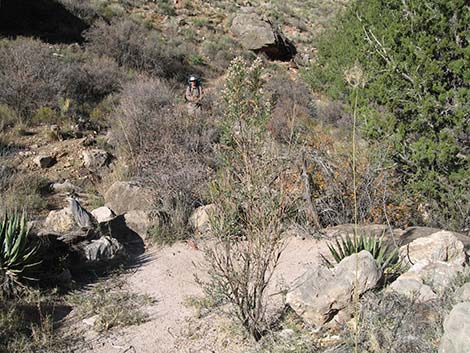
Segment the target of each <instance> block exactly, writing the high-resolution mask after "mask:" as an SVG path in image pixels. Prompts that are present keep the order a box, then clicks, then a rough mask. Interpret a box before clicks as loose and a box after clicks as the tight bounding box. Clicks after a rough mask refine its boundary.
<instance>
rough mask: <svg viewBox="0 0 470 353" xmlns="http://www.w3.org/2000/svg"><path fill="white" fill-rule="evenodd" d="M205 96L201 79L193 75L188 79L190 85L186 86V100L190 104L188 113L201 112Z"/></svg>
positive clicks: (195, 113)
mask: <svg viewBox="0 0 470 353" xmlns="http://www.w3.org/2000/svg"><path fill="white" fill-rule="evenodd" d="M203 97H204V91H203V89H202V85H201V80H200V79H199V78H198V77H196V76H194V75H192V76H190V77H189V79H188V87H187V88H186V94H185V98H186V102H187V105H188V113H189V114H190V115H197V114H199V113H200V112H201V101H202V98H203Z"/></svg>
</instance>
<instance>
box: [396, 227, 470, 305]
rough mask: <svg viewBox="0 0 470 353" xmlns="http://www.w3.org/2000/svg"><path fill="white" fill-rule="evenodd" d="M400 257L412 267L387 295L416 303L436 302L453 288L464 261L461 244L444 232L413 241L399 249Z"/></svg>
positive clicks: (463, 251) (462, 245)
mask: <svg viewBox="0 0 470 353" xmlns="http://www.w3.org/2000/svg"><path fill="white" fill-rule="evenodd" d="M400 256H401V257H402V261H403V264H405V265H408V266H411V267H410V268H409V270H408V271H407V272H405V273H403V274H402V275H400V276H399V277H398V278H397V279H396V280H395V281H394V282H393V283H392V284H391V285H390V286H389V287H388V288H387V291H393V292H396V293H398V294H401V295H404V296H406V297H408V298H412V299H414V300H417V301H418V302H426V301H429V300H435V299H437V298H438V297H439V294H441V293H443V292H444V291H445V290H446V289H448V288H449V287H451V286H452V284H453V283H454V282H455V280H456V278H457V276H458V274H459V273H460V272H462V271H463V265H464V263H465V261H466V253H465V250H464V244H463V243H462V242H461V241H460V240H458V239H457V237H456V236H455V235H454V234H453V233H452V232H447V231H439V232H435V233H432V234H431V235H429V236H426V237H422V238H417V239H415V240H413V241H412V242H411V243H409V244H407V245H404V246H402V247H401V248H400Z"/></svg>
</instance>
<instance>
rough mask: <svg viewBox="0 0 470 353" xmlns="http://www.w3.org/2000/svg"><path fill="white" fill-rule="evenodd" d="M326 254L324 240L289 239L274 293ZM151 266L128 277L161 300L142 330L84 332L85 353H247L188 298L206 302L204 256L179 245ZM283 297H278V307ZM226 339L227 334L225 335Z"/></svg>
mask: <svg viewBox="0 0 470 353" xmlns="http://www.w3.org/2000/svg"><path fill="white" fill-rule="evenodd" d="M320 252H321V253H323V254H326V253H327V248H326V244H325V241H320V240H316V239H306V240H302V239H300V238H296V237H291V238H289V239H288V243H287V247H286V249H285V250H284V252H283V254H282V256H281V259H280V264H279V267H278V268H277V271H276V275H275V276H274V280H273V282H272V284H273V285H272V286H271V288H270V292H271V293H275V292H277V291H279V289H281V288H285V286H286V285H289V284H290V283H292V281H293V280H294V279H295V278H297V277H298V276H299V275H301V274H302V273H303V271H304V269H305V268H306V267H308V266H316V265H318V263H319V262H320V261H321V258H320ZM147 256H149V261H147V262H145V263H143V264H142V266H141V267H139V268H138V269H137V271H136V272H135V273H132V274H130V275H129V274H126V275H124V276H126V278H125V280H126V282H127V286H128V289H129V290H131V291H132V292H135V293H140V294H147V295H149V296H151V297H153V298H154V299H155V300H156V301H155V303H154V304H152V305H151V306H150V307H148V308H147V310H148V313H149V315H150V320H149V321H148V322H146V323H144V324H142V325H139V326H132V327H127V328H123V329H113V330H112V331H111V332H110V333H108V334H107V335H106V336H97V335H96V334H94V333H93V332H92V331H91V330H90V329H88V330H85V332H87V333H86V337H85V339H86V341H87V342H88V344H87V345H86V347H84V349H83V350H81V352H82V353H85V352H86V353H88V352H96V353H112V352H116V353H124V352H138V353H170V352H171V353H176V352H178V353H180V352H188V353H189V352H192V353H194V352H218V353H221V352H230V353H236V352H245V351H246V348H243V346H242V345H240V342H237V340H236V338H233V337H221V336H223V335H224V334H221V331H220V327H222V326H223V325H225V324H226V322H225V321H224V319H223V318H221V317H220V316H214V315H210V316H209V317H204V318H199V317H198V316H197V312H196V309H194V308H193V307H191V306H189V305H188V304H187V301H188V298H191V297H193V298H194V297H201V296H202V294H203V293H202V290H201V288H200V287H199V286H198V284H197V283H196V281H195V277H194V274H197V275H199V276H202V277H204V276H205V271H204V265H203V258H204V256H203V252H202V251H201V250H195V249H193V248H192V247H189V246H188V245H187V244H185V243H178V244H175V245H173V246H172V247H166V248H160V249H156V248H154V249H152V250H150V252H148V253H147ZM281 299H282V298H280V296H279V300H277V301H278V302H279V305H282V304H283V303H280V301H281ZM275 301H276V300H275ZM225 336H226V335H225Z"/></svg>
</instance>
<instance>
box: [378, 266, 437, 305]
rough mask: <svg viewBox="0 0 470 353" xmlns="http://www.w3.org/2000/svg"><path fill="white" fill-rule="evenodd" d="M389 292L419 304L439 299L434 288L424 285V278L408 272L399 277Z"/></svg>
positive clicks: (388, 289) (389, 287)
mask: <svg viewBox="0 0 470 353" xmlns="http://www.w3.org/2000/svg"><path fill="white" fill-rule="evenodd" d="M387 291H389V292H395V293H397V294H400V295H403V296H405V297H407V298H410V299H412V300H416V301H417V302H421V303H423V302H428V301H431V300H435V299H437V298H438V297H437V295H436V293H434V291H433V290H432V288H431V287H430V286H428V285H426V284H424V283H423V280H422V278H421V277H420V276H419V275H418V274H416V273H414V272H406V273H404V274H402V275H400V277H398V278H397V279H396V280H395V281H394V282H393V283H392V284H391V285H390V286H388V288H387Z"/></svg>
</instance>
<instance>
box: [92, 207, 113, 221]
mask: <svg viewBox="0 0 470 353" xmlns="http://www.w3.org/2000/svg"><path fill="white" fill-rule="evenodd" d="M91 214H92V215H93V217H95V219H96V220H97V221H98V223H103V222H108V221H110V220H112V219H113V218H114V217H116V215H115V214H114V212H113V211H112V210H111V209H109V208H108V207H106V206H102V207H98V208H95V209H94V210H93V211H91Z"/></svg>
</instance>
